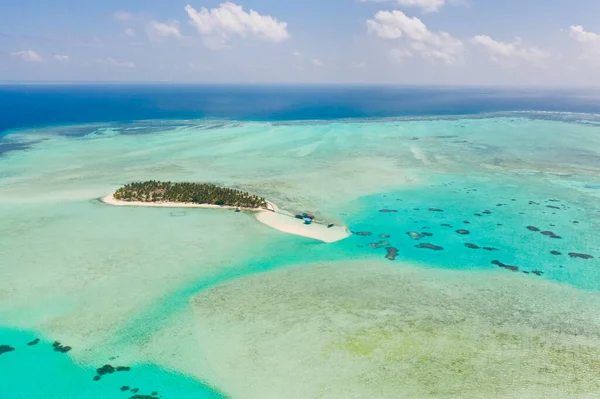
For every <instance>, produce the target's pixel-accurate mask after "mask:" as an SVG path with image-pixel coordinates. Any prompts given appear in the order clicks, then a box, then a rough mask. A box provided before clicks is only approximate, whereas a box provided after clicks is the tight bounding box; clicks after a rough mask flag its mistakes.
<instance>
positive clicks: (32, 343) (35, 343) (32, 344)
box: [27, 338, 40, 346]
mask: <svg viewBox="0 0 600 399" xmlns="http://www.w3.org/2000/svg"><path fill="white" fill-rule="evenodd" d="M39 343H40V339H39V338H36V339H34V340H33V341H31V342H28V343H27V345H28V346H34V345H37V344H39Z"/></svg>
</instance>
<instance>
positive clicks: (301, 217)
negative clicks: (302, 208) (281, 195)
mask: <svg viewBox="0 0 600 399" xmlns="http://www.w3.org/2000/svg"><path fill="white" fill-rule="evenodd" d="M295 217H296V219H300V220H302V219H304V216H302V215H300V214H298V215H296V216H295Z"/></svg>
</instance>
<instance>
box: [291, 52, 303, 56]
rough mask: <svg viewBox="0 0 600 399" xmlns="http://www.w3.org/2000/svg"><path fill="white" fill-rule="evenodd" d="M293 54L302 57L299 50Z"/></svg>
mask: <svg viewBox="0 0 600 399" xmlns="http://www.w3.org/2000/svg"><path fill="white" fill-rule="evenodd" d="M292 54H293V55H294V57H302V54H300V53H299V52H298V51H294V52H293V53H292Z"/></svg>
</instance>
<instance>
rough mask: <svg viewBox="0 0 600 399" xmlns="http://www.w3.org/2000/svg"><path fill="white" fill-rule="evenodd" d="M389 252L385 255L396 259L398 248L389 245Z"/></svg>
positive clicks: (390, 258)
mask: <svg viewBox="0 0 600 399" xmlns="http://www.w3.org/2000/svg"><path fill="white" fill-rule="evenodd" d="M386 249H387V254H386V255H385V257H386V258H387V259H389V260H396V256H397V255H398V249H397V248H394V247H387V248H386Z"/></svg>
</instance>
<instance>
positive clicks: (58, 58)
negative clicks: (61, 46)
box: [53, 54, 71, 64]
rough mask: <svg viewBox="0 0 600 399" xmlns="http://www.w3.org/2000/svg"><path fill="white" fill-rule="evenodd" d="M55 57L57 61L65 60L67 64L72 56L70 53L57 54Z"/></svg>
mask: <svg viewBox="0 0 600 399" xmlns="http://www.w3.org/2000/svg"><path fill="white" fill-rule="evenodd" d="M53 58H54V60H55V61H58V62H63V63H65V64H66V63H68V62H70V61H71V57H69V56H68V55H61V54H56V55H55V56H54V57H53Z"/></svg>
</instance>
